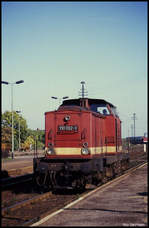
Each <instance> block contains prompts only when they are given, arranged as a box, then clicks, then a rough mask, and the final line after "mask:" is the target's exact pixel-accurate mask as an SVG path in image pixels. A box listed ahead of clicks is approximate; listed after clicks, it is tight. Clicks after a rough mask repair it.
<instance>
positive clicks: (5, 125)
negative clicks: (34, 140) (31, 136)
mask: <svg viewBox="0 0 149 228" xmlns="http://www.w3.org/2000/svg"><path fill="white" fill-rule="evenodd" d="M13 120H14V123H13V127H14V149H15V150H16V149H18V143H19V121H20V140H21V142H24V141H25V140H26V138H27V123H26V120H25V119H24V118H23V117H22V116H21V115H19V114H18V113H16V112H13ZM1 121H2V122H1V125H2V132H5V136H6V129H11V128H12V112H9V111H6V112H5V113H3V114H2V119H1ZM7 137H9V139H8V140H9V141H10V142H11V137H12V133H11V134H9V136H8V135H7Z"/></svg>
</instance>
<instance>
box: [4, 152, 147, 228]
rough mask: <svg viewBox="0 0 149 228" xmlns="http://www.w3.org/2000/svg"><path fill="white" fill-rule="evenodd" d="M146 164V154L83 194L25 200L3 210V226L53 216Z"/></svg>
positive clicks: (48, 194)
mask: <svg viewBox="0 0 149 228" xmlns="http://www.w3.org/2000/svg"><path fill="white" fill-rule="evenodd" d="M138 163H139V164H138ZM145 163H146V154H144V155H143V156H142V157H140V158H139V161H137V162H136V160H134V161H132V162H131V166H130V168H129V170H127V171H125V172H124V173H123V174H122V175H121V176H117V177H116V178H115V179H112V180H110V181H108V182H106V183H105V184H103V185H100V186H98V187H97V188H95V187H92V186H88V188H87V190H86V191H85V192H83V193H81V194H76V193H75V192H73V191H72V192H71V191H68V192H67V191H65V192H61V193H55V194H52V192H48V193H44V194H38V195H37V196H33V197H32V198H31V199H28V200H24V201H22V202H19V203H16V204H15V205H11V206H9V207H5V208H3V209H2V224H3V226H10V224H11V226H12V222H13V225H14V226H16V225H19V226H26V225H31V224H33V223H35V222H36V221H39V220H40V219H42V218H44V217H45V216H47V215H49V214H51V216H52V213H55V212H56V211H58V210H62V208H65V207H67V205H68V204H70V203H73V202H75V201H76V200H80V199H82V197H86V196H87V195H89V194H91V192H94V191H97V190H98V189H99V188H101V189H104V187H106V186H107V185H109V184H112V183H114V182H116V181H118V180H120V179H121V178H124V176H126V175H129V173H131V172H133V171H134V170H135V169H137V168H138V167H139V166H140V165H143V164H145ZM134 166H135V167H134ZM39 201H40V204H39ZM29 211H31V213H29ZM12 218H13V220H12Z"/></svg>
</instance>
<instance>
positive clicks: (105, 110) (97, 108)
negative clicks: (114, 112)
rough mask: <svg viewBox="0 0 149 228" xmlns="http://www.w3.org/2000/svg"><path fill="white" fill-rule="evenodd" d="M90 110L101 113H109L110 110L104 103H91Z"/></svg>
mask: <svg viewBox="0 0 149 228" xmlns="http://www.w3.org/2000/svg"><path fill="white" fill-rule="evenodd" d="M91 110H92V111H93V112H98V113H101V114H103V115H110V112H109V110H108V108H107V106H106V105H105V104H92V105H91Z"/></svg>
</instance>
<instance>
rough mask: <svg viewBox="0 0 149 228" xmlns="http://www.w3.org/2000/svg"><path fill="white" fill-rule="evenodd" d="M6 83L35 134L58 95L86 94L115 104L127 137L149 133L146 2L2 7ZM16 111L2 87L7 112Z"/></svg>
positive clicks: (70, 3)
mask: <svg viewBox="0 0 149 228" xmlns="http://www.w3.org/2000/svg"><path fill="white" fill-rule="evenodd" d="M2 80H3V81H8V82H11V83H13V82H16V81H18V80H24V83H23V84H20V85H16V84H15V85H14V86H13V94H14V99H13V100H14V110H18V109H19V110H21V111H22V116H23V117H24V118H25V119H26V120H27V124H28V127H29V128H31V129H37V128H39V129H44V128H45V125H44V113H45V112H46V111H51V110H53V109H54V108H55V107H57V106H58V104H59V101H57V100H52V99H51V98H50V97H51V96H57V97H59V98H61V97H63V96H69V98H78V94H79V90H80V88H81V85H80V82H81V81H85V82H86V89H87V91H88V97H90V98H99V99H100V98H101V99H105V100H107V101H109V102H111V103H113V104H114V105H115V106H117V109H118V112H119V116H120V118H121V120H122V136H123V137H126V136H128V134H129V136H132V127H131V125H132V124H133V120H132V116H133V113H136V117H137V120H136V135H138V136H140V135H143V134H144V133H145V132H147V2H143V1H140V2H2ZM6 110H9V111H11V90H10V85H4V84H2V112H5V111H6Z"/></svg>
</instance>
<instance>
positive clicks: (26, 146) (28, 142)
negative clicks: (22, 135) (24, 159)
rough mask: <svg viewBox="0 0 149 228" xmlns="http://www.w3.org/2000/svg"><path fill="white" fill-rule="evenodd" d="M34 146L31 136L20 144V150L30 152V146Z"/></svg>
mask: <svg viewBox="0 0 149 228" xmlns="http://www.w3.org/2000/svg"><path fill="white" fill-rule="evenodd" d="M33 145H34V138H33V136H28V137H27V139H26V140H25V142H24V143H21V149H23V150H25V151H26V150H30V149H31V146H33Z"/></svg>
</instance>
